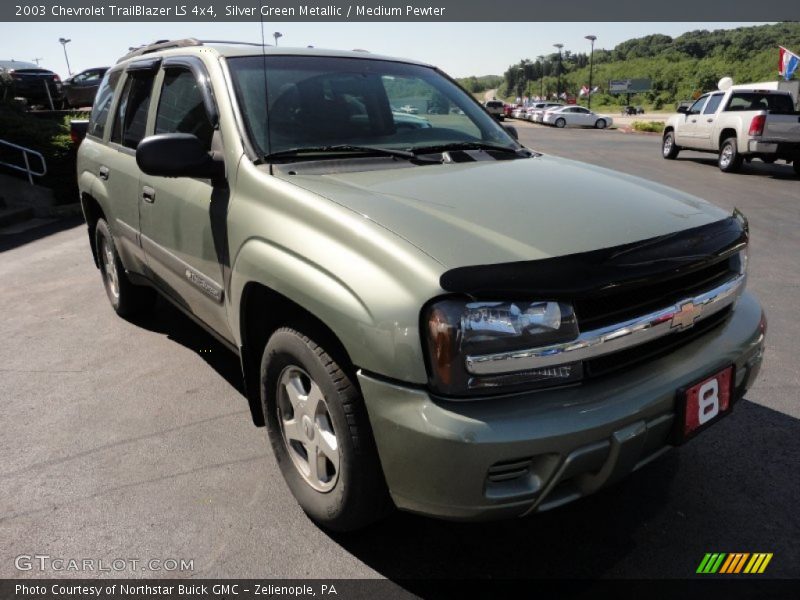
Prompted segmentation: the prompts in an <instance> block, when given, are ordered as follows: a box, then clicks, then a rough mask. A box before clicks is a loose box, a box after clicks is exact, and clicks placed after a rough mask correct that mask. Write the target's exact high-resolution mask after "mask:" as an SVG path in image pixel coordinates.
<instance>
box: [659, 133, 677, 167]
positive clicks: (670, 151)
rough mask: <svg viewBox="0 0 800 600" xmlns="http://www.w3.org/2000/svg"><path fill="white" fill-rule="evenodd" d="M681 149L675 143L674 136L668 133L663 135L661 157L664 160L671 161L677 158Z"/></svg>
mask: <svg viewBox="0 0 800 600" xmlns="http://www.w3.org/2000/svg"><path fill="white" fill-rule="evenodd" d="M680 151H681V149H680V148H679V147H678V145H677V144H676V143H675V134H674V133H673V132H672V131H668V132H667V133H665V134H664V139H663V140H662V141H661V156H663V157H664V158H666V159H669V160H672V159H674V158H675V157H676V156H678V152H680Z"/></svg>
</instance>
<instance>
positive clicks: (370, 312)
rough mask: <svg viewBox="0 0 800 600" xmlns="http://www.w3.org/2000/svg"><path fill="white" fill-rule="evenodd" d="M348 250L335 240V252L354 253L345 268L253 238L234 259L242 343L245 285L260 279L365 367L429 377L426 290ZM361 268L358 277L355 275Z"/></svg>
mask: <svg viewBox="0 0 800 600" xmlns="http://www.w3.org/2000/svg"><path fill="white" fill-rule="evenodd" d="M347 250H348V249H347V248H346V247H342V248H331V254H336V253H339V254H340V255H341V256H342V257H343V258H344V257H347V260H346V261H343V262H347V263H348V264H343V265H342V269H341V271H338V270H337V273H341V274H335V273H333V272H332V270H331V269H329V268H325V267H323V266H321V265H320V264H317V263H314V262H312V261H311V260H310V259H309V258H308V257H305V256H300V255H299V254H297V253H296V252H293V251H291V250H290V249H288V248H285V247H282V246H279V245H278V244H276V243H275V242H274V241H270V240H267V239H264V238H250V239H249V240H247V241H246V242H245V243H244V244H243V245H242V247H241V249H240V251H239V252H238V253H237V255H236V258H235V260H234V264H233V267H232V276H231V284H230V294H229V302H230V305H231V312H230V314H231V318H230V323H231V329H232V330H233V331H234V332H235V333H234V335H236V336H237V342H238V343H239V345H241V343H242V340H241V337H242V335H241V322H240V314H241V311H240V309H239V307H241V306H242V296H243V293H244V289H245V286H247V284H248V283H251V282H255V283H258V284H261V285H263V286H265V287H267V288H269V289H270V290H272V291H274V292H277V293H279V294H281V295H282V296H284V297H286V298H288V299H289V300H291V301H292V302H294V303H295V304H297V305H299V306H300V307H302V308H303V309H305V310H306V311H308V312H309V313H311V314H312V315H314V316H315V317H316V318H318V319H319V320H320V321H322V322H323V323H325V324H326V325H327V326H328V327H329V328H330V329H331V330H332V331H333V333H334V334H335V335H336V336H337V338H338V339H339V341H340V342H341V343H342V345H343V346H344V348H345V350H346V351H347V353H348V355H349V357H350V359H351V360H352V362H353V364H354V365H356V366H357V367H359V368H363V369H366V370H368V371H371V372H373V373H378V374H382V375H385V376H388V377H392V378H395V379H400V380H404V381H408V382H412V383H424V382H425V381H426V380H427V375H426V371H425V363H424V358H423V355H422V349H421V343H420V338H419V311H420V309H421V306H422V302H421V301H420V298H419V295H418V292H415V291H414V290H411V289H408V286H406V285H405V284H404V283H403V282H402V280H401V279H399V278H395V277H394V276H393V275H392V273H390V272H389V271H388V270H386V269H384V268H382V267H381V266H380V265H378V264H377V263H376V262H371V261H370V260H369V258H368V257H365V256H361V255H353V254H350V255H349V256H348V252H347ZM352 261H356V262H358V263H359V264H357V265H354V264H352ZM354 272H357V273H358V277H355V278H354V277H353V273H354ZM344 276H347V277H348V280H349V281H345V280H344V279H343V277H344ZM264 310H270V308H269V307H264Z"/></svg>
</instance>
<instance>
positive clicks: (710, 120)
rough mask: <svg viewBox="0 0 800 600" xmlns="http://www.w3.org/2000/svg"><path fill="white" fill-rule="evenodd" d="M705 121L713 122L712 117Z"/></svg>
mask: <svg viewBox="0 0 800 600" xmlns="http://www.w3.org/2000/svg"><path fill="white" fill-rule="evenodd" d="M706 121H708V122H709V123H711V122H713V121H714V119H706Z"/></svg>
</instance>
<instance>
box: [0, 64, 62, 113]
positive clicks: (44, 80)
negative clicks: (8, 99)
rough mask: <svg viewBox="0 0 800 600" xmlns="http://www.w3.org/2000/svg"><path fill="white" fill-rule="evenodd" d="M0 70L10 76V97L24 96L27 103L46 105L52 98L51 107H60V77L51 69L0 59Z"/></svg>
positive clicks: (48, 104)
mask: <svg viewBox="0 0 800 600" xmlns="http://www.w3.org/2000/svg"><path fill="white" fill-rule="evenodd" d="M0 72H2V73H6V74H8V75H9V76H10V77H11V96H12V97H14V98H24V99H25V100H27V101H28V104H29V105H41V106H47V107H50V99H52V101H53V108H60V107H61V104H62V103H63V100H64V93H63V89H62V87H61V78H60V77H59V76H58V75H56V74H55V73H53V72H52V71H48V70H47V69H42V68H40V67H38V66H37V65H35V64H34V63H29V62H23V61H20V60H0ZM48 90H49V91H50V96H49V98H48V94H47V92H48Z"/></svg>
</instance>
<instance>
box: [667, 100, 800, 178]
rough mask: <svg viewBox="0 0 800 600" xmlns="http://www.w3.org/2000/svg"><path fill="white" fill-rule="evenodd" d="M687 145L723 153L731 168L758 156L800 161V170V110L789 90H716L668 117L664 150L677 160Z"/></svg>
mask: <svg viewBox="0 0 800 600" xmlns="http://www.w3.org/2000/svg"><path fill="white" fill-rule="evenodd" d="M682 149H686V150H699V151H701V152H715V153H718V154H719V160H718V164H719V168H720V169H721V170H722V171H724V172H726V173H730V172H734V171H737V170H738V169H739V168H740V167H741V166H742V161H744V160H746V161H748V162H749V161H750V160H752V159H753V158H758V159H761V160H762V161H764V162H766V163H773V162H775V161H776V160H779V159H780V160H785V161H786V162H787V163H794V171H795V173H797V174H798V175H800V112H798V111H796V110H795V105H794V99H793V98H792V96H791V94H789V93H788V92H785V91H780V90H770V89H757V88H755V87H747V86H732V87H730V88H729V89H727V90H724V91H723V90H718V91H716V92H710V93H708V94H704V95H703V96H701V97H700V98H698V99H697V101H695V102H694V104H692V105H691V106H689V107H688V108H683V107H681V108H679V109H678V114H676V115H673V116H671V117H670V118H669V119H668V120H667V123H666V125H665V127H664V137H663V138H662V146H661V152H662V155H663V156H664V158H668V159H673V158H675V157H676V156H678V152H680V151H681V150H682Z"/></svg>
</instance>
